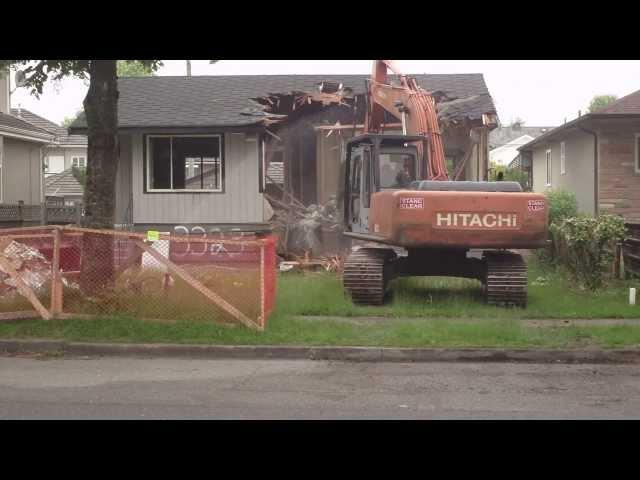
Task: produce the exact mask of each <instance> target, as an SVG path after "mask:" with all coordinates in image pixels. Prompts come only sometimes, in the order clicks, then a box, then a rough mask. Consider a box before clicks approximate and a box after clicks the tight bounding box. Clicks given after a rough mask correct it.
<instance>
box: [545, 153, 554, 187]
mask: <svg viewBox="0 0 640 480" xmlns="http://www.w3.org/2000/svg"><path fill="white" fill-rule="evenodd" d="M544 160H545V164H546V173H547V178H546V179H545V187H550V186H551V182H553V178H552V176H551V173H552V171H553V157H552V156H551V149H550V148H548V149H547V151H546V152H545V157H544Z"/></svg>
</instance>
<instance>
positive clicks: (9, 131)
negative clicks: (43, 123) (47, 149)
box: [0, 125, 54, 143]
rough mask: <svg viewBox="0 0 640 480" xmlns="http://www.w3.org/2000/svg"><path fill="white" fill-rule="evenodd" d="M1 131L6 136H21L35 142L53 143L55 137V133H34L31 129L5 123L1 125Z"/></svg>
mask: <svg viewBox="0 0 640 480" xmlns="http://www.w3.org/2000/svg"><path fill="white" fill-rule="evenodd" d="M0 131H1V132H2V135H4V136H6V137H13V138H20V139H23V140H31V141H35V142H42V143H51V142H52V141H53V139H54V136H53V135H40V134H37V133H36V134H34V133H33V132H30V131H29V130H22V129H21V128H14V127H7V126H4V125H3V126H0Z"/></svg>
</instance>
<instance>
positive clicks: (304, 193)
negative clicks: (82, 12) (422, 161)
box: [70, 74, 497, 253]
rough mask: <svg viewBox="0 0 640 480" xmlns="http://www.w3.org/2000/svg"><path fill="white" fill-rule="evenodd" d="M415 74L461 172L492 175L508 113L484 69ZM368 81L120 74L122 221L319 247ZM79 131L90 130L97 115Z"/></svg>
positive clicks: (470, 176)
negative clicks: (275, 237) (276, 237)
mask: <svg viewBox="0 0 640 480" xmlns="http://www.w3.org/2000/svg"><path fill="white" fill-rule="evenodd" d="M413 76H414V77H415V78H416V80H417V82H418V84H419V85H420V86H421V87H422V88H423V89H425V90H427V91H429V92H432V95H433V96H434V98H435V99H436V101H437V108H438V114H439V117H440V123H441V125H442V134H443V136H442V138H443V142H444V146H445V154H446V157H447V162H448V168H449V172H452V173H454V175H455V177H456V178H457V179H460V180H483V179H486V177H487V168H488V161H487V159H488V149H487V136H488V132H489V131H490V130H491V129H492V128H493V127H494V126H495V124H496V123H497V116H496V110H495V106H494V104H493V101H492V99H491V96H490V94H489V91H488V90H487V86H486V85H485V82H484V79H483V76H482V75H481V74H438V75H413ZM368 78H369V77H368V76H367V75H236V76H196V77H166V76H155V77H137V78H120V79H118V90H119V99H118V137H119V149H120V157H119V163H118V178H117V192H116V224H117V226H118V227H120V228H128V229H133V230H148V229H154V230H160V231H165V232H171V231H176V232H180V233H185V232H192V233H198V234H201V233H202V232H203V231H204V232H207V233H210V232H216V233H219V234H221V235H240V234H244V233H255V232H259V231H268V230H271V229H273V228H274V227H275V228H276V229H277V230H278V231H279V232H280V233H281V240H282V243H281V245H282V248H283V249H284V248H288V247H289V246H293V247H295V246H296V245H304V246H305V247H306V248H308V247H310V246H313V245H312V244H313V243H314V241H316V240H314V237H312V236H309V235H307V233H308V232H309V229H314V228H315V229H316V230H320V231H322V230H325V231H326V232H329V234H328V235H326V236H325V238H324V243H325V244H327V243H331V242H328V241H327V238H330V237H331V235H330V233H331V232H332V231H335V229H336V224H337V223H339V218H338V217H339V208H337V200H338V198H337V197H338V194H339V192H340V190H341V189H340V185H339V178H340V168H341V162H342V158H343V153H344V151H345V142H346V141H347V140H348V139H349V138H351V137H352V136H354V135H357V134H359V133H360V132H361V131H362V129H363V122H364V112H365V101H366V99H365V95H364V93H365V81H366V80H367V79H368ZM391 78H392V79H393V77H391ZM386 121H388V123H385V132H386V133H393V132H399V131H400V130H401V125H400V121H399V119H396V118H393V117H390V116H389V117H387V118H386ZM70 133H77V134H85V133H86V121H85V119H84V118H82V117H81V118H79V119H78V120H76V122H74V124H73V125H72V126H71V128H70ZM301 222H302V225H304V228H302V229H300V228H298V227H300V225H301ZM292 225H293V226H295V228H293V229H292V228H290V227H291V226H292ZM332 229H333V230H332ZM335 237H337V235H334V238H335ZM329 248H330V247H329ZM314 253H315V249H314Z"/></svg>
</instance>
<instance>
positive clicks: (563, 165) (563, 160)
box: [560, 142, 567, 175]
mask: <svg viewBox="0 0 640 480" xmlns="http://www.w3.org/2000/svg"><path fill="white" fill-rule="evenodd" d="M565 155H566V153H565V146H564V142H560V175H564V174H566V173H567V169H566V157H565Z"/></svg>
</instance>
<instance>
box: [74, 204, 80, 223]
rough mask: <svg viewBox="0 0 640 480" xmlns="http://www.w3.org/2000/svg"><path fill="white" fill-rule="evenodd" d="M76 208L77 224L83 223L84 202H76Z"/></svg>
mask: <svg viewBox="0 0 640 480" xmlns="http://www.w3.org/2000/svg"><path fill="white" fill-rule="evenodd" d="M74 206H75V208H76V210H75V221H76V225H78V226H80V224H81V223H82V202H77V201H76V202H74Z"/></svg>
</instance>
